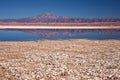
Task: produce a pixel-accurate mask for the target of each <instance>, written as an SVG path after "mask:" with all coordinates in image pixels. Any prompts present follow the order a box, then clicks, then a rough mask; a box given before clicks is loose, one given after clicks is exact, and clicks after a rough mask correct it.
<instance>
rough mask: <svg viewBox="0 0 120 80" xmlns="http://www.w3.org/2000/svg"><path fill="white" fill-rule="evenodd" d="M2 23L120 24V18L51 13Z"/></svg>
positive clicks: (4, 20) (3, 20)
mask: <svg viewBox="0 0 120 80" xmlns="http://www.w3.org/2000/svg"><path fill="white" fill-rule="evenodd" d="M0 22H20V23H84V22H88V23H92V22H120V18H71V17H67V16H57V15H54V14H50V13H44V14H39V15H37V16H32V17H26V18H19V19H0Z"/></svg>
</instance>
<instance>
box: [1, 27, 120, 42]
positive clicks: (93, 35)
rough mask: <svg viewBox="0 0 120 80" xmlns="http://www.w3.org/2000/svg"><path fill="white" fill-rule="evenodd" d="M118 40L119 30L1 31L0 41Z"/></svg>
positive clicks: (119, 36) (119, 37)
mask: <svg viewBox="0 0 120 80" xmlns="http://www.w3.org/2000/svg"><path fill="white" fill-rule="evenodd" d="M65 39H89V40H109V39H115V40H120V29H2V30H0V41H36V40H65Z"/></svg>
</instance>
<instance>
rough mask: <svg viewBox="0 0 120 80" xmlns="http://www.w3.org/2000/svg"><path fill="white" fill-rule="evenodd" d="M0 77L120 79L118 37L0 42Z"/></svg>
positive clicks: (21, 79) (4, 79)
mask: <svg viewBox="0 0 120 80" xmlns="http://www.w3.org/2000/svg"><path fill="white" fill-rule="evenodd" d="M0 80H120V40H101V41H100V40H79V39H78V40H57V41H54V40H53V41H49V40H43V41H30V42H0Z"/></svg>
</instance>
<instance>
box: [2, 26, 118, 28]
mask: <svg viewBox="0 0 120 80" xmlns="http://www.w3.org/2000/svg"><path fill="white" fill-rule="evenodd" d="M109 28H110V29H120V26H0V29H109Z"/></svg>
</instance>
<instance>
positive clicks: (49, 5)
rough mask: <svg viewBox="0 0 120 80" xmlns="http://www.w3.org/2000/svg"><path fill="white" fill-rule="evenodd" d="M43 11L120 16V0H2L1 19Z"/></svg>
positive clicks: (67, 14) (88, 16)
mask: <svg viewBox="0 0 120 80" xmlns="http://www.w3.org/2000/svg"><path fill="white" fill-rule="evenodd" d="M43 13H51V14H54V15H60V16H68V17H79V18H104V17H105V18H106V17H117V18H120V0H0V19H5V18H23V17H29V16H35V15H39V14H43Z"/></svg>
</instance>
